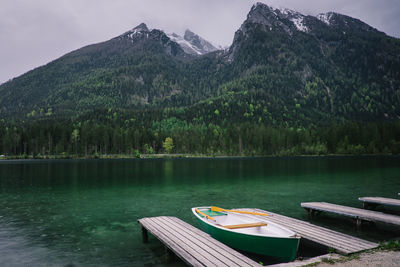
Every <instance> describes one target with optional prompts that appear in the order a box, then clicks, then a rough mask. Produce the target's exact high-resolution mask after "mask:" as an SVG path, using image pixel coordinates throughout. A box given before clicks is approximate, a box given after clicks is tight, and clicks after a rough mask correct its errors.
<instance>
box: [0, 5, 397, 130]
mask: <svg viewBox="0 0 400 267" xmlns="http://www.w3.org/2000/svg"><path fill="white" fill-rule="evenodd" d="M399 55H400V41H399V40H398V39H396V38H393V37H390V36H387V35H386V34H384V33H382V32H380V31H378V30H376V29H374V28H373V27H370V26H369V25H367V24H365V23H363V22H362V21H360V20H358V19H355V18H351V17H348V16H345V15H341V14H337V13H333V12H330V13H326V14H319V15H318V16H316V17H314V16H307V15H303V14H301V13H299V12H296V11H292V10H289V9H279V8H273V7H270V6H267V5H265V4H262V3H257V4H255V5H254V6H253V7H252V8H251V10H250V12H249V13H248V15H247V18H246V20H245V21H244V22H243V24H242V25H241V27H240V28H239V29H238V30H237V31H236V33H235V35H234V39H233V43H232V45H231V46H230V47H229V49H226V50H220V49H217V48H216V47H215V46H213V45H212V44H211V43H209V42H207V41H205V40H204V39H202V38H201V37H199V36H198V35H196V34H194V33H193V32H191V31H189V30H187V31H186V32H185V34H184V36H183V37H181V36H179V35H177V34H165V33H164V32H163V31H161V30H157V29H153V30H150V29H148V27H147V26H146V25H145V24H140V25H139V26H137V27H135V28H134V29H132V30H130V31H127V32H126V33H124V34H122V35H120V36H117V37H115V38H113V39H111V40H109V41H106V42H103V43H99V44H94V45H90V46H87V47H84V48H81V49H78V50H76V51H73V52H71V53H69V54H67V55H65V56H63V57H61V58H59V59H57V60H55V61H53V62H51V63H49V64H47V65H46V66H43V67H40V68H37V69H35V70H32V71H30V72H28V73H27V74H24V75H22V76H20V77H17V78H15V79H13V80H12V81H10V82H8V83H5V84H3V85H1V86H0V107H1V109H0V116H1V117H3V118H23V119H29V120H35V119H40V118H59V117H63V118H71V117H74V118H75V117H76V116H83V117H85V118H87V117H96V116H97V115H96V114H97V113H98V112H99V110H108V109H119V110H120V112H132V111H141V110H147V111H149V110H160V111H161V113H162V111H163V110H164V111H165V110H168V114H172V115H171V116H175V117H180V118H181V119H182V120H185V121H187V122H192V121H201V122H206V123H216V124H221V125H223V124H227V123H229V122H231V123H232V122H235V123H244V122H251V123H263V124H266V125H286V126H296V127H297V126H304V125H310V124H314V125H322V124H329V123H330V122H333V121H353V120H355V121H360V120H361V121H365V120H367V121H381V120H397V119H398V118H399V116H400V57H399ZM85 114H86V115H85ZM162 114H166V113H165V112H164V113H162ZM163 116H164V115H163ZM163 118H164V117H162V118H159V117H155V118H152V119H150V120H148V119H146V121H151V120H162V119H163Z"/></svg>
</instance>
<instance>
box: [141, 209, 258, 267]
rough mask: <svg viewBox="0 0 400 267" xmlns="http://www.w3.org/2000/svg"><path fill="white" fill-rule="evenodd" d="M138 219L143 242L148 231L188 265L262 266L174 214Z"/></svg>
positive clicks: (146, 238)
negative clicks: (171, 215)
mask: <svg viewBox="0 0 400 267" xmlns="http://www.w3.org/2000/svg"><path fill="white" fill-rule="evenodd" d="M138 222H139V223H140V224H141V225H142V235H143V242H147V240H148V236H147V235H148V234H147V231H149V232H150V233H152V234H153V235H154V236H155V237H156V238H158V239H159V240H160V241H161V242H162V243H164V245H165V246H166V247H167V248H168V249H169V250H170V251H172V252H174V253H175V254H176V255H177V256H178V257H179V258H181V259H182V260H183V261H184V262H185V263H187V264H188V265H191V266H249V267H250V266H261V265H260V264H258V263H257V262H255V261H253V260H251V259H249V258H247V257H246V256H244V255H242V254H240V253H239V252H237V251H236V250H233V249H232V248H230V247H228V246H226V245H224V244H222V243H221V242H219V241H217V240H215V239H214V238H212V237H211V236H210V235H208V234H206V233H204V232H202V231H200V230H199V229H197V228H195V227H193V226H191V225H190V224H188V223H186V222H184V221H182V220H180V219H178V218H176V217H167V216H160V217H151V218H142V219H140V220H139V221H138Z"/></svg>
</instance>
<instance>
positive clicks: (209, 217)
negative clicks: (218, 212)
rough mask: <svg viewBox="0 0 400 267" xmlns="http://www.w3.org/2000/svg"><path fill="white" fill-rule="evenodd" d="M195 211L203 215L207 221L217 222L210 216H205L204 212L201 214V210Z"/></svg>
mask: <svg viewBox="0 0 400 267" xmlns="http://www.w3.org/2000/svg"><path fill="white" fill-rule="evenodd" d="M195 211H196V212H197V213H199V214H201V215H203V216H204V217H206V218H207V219H209V220H212V221H215V219H214V218H213V217H211V216H208V215H207V214H205V213H204V212H201V211H200V210H199V209H197V208H196V209H195Z"/></svg>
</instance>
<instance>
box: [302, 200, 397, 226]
mask: <svg viewBox="0 0 400 267" xmlns="http://www.w3.org/2000/svg"><path fill="white" fill-rule="evenodd" d="M301 206H302V207H303V208H304V209H306V210H307V211H308V212H309V214H310V215H311V216H312V215H313V214H315V212H317V213H318V212H323V211H325V212H331V213H335V214H339V215H344V216H349V217H352V218H353V219H355V220H356V223H357V226H359V225H361V222H362V221H369V222H382V223H387V224H392V225H396V226H399V225H400V216H396V215H391V214H385V213H383V212H378V211H372V210H365V209H357V208H352V207H347V206H342V205H336V204H332V203H326V202H307V203H301Z"/></svg>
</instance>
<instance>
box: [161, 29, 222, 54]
mask: <svg viewBox="0 0 400 267" xmlns="http://www.w3.org/2000/svg"><path fill="white" fill-rule="evenodd" d="M167 36H168V37H169V38H170V39H171V40H172V41H174V42H176V43H178V44H179V45H180V46H181V48H182V49H183V51H185V53H187V54H192V55H203V54H206V53H209V52H213V51H216V50H218V49H217V48H216V47H215V46H213V45H212V44H211V43H210V42H208V41H206V40H204V39H203V38H201V37H200V36H198V35H197V34H195V33H193V32H191V31H190V30H186V31H185V35H184V36H183V37H182V36H180V35H178V34H176V33H172V34H167Z"/></svg>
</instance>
